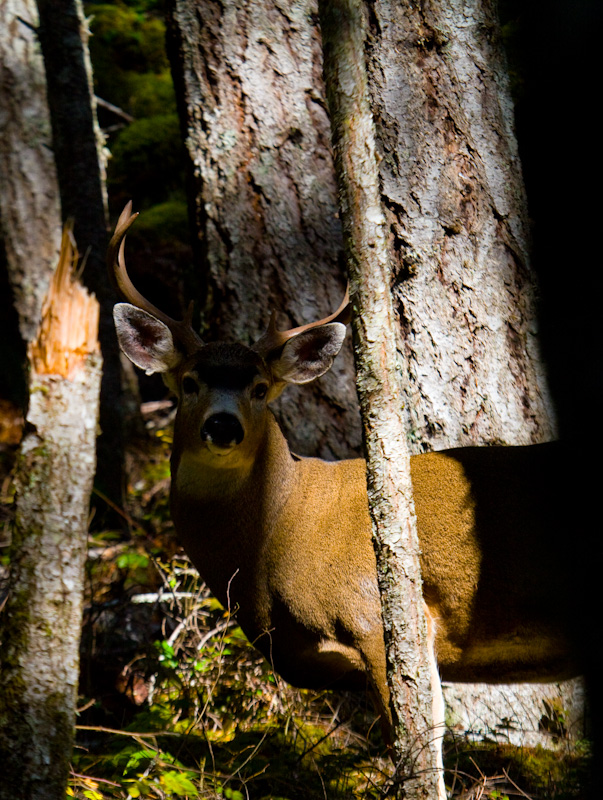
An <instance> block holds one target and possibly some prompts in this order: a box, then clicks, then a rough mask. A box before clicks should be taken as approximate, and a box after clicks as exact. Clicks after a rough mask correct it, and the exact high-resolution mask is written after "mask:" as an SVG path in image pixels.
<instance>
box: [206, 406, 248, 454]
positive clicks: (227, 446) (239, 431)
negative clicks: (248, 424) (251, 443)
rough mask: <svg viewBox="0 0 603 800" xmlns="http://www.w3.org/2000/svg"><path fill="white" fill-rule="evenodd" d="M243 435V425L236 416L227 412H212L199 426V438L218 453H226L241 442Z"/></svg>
mask: <svg viewBox="0 0 603 800" xmlns="http://www.w3.org/2000/svg"><path fill="white" fill-rule="evenodd" d="M244 436H245V432H244V430H243V426H242V425H241V423H240V422H239V420H238V419H237V417H235V416H234V414H228V413H227V412H221V413H219V414H212V415H211V416H210V417H208V418H207V419H206V420H205V422H204V423H203V426H202V428H201V439H202V440H203V441H204V442H206V443H207V445H208V447H209V449H210V450H211V451H212V452H215V453H217V454H218V455H221V454H226V453H228V452H230V451H231V450H232V449H233V448H234V447H236V446H237V445H239V444H241V442H242V441H243V438H244Z"/></svg>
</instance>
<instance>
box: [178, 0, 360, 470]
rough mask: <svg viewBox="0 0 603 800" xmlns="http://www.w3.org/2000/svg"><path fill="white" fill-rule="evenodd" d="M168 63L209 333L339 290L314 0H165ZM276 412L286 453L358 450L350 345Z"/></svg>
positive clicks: (249, 331) (311, 311)
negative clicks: (188, 169) (180, 122)
mask: <svg viewBox="0 0 603 800" xmlns="http://www.w3.org/2000/svg"><path fill="white" fill-rule="evenodd" d="M170 5H171V10H170V17H171V20H170V29H171V60H172V65H173V70H174V77H175V83H176V89H177V93H178V95H179V99H180V105H181V114H182V116H183V119H184V128H185V131H184V134H185V138H186V144H187V148H188V153H189V156H190V161H191V165H192V171H193V173H194V175H193V184H194V199H195V208H196V230H197V235H198V237H199V238H198V244H199V252H198V255H199V259H200V261H201V262H202V263H203V266H202V268H203V269H205V270H206V284H207V292H208V295H207V307H208V318H207V319H208V323H209V330H208V332H207V334H206V335H207V337H208V338H225V339H229V340H237V339H238V340H241V341H245V342H249V341H250V340H254V339H257V338H258V337H259V335H260V334H261V333H262V331H263V330H264V328H265V326H266V324H267V322H268V318H269V312H270V310H271V309H273V308H275V309H278V310H281V311H283V312H286V313H287V314H288V320H287V319H285V314H283V315H282V318H281V319H280V321H279V322H280V326H281V327H292V326H293V325H296V324H303V323H306V322H310V321H312V320H313V319H319V318H320V317H322V316H325V315H326V314H327V313H329V312H330V311H332V310H333V309H335V308H337V306H338V305H339V302H340V300H341V298H342V296H343V286H344V279H343V274H342V273H343V269H342V266H341V265H340V263H339V260H340V254H341V246H342V244H341V227H340V224H339V219H338V212H337V199H336V187H335V178H334V174H333V164H332V157H331V151H330V146H329V141H330V130H329V120H328V117H327V113H326V109H325V100H324V94H323V86H322V78H321V72H322V56H321V51H320V39H319V36H318V33H317V29H316V25H315V22H316V21H315V18H314V15H315V14H316V5H315V3H314V2H308V0H304V1H303V2H300V3H295V4H291V3H285V2H274V0H252V2H248V3H244V4H241V3H238V2H235V0H226V1H225V2H205V1H204V2H199V0H173V2H172V3H171V4H170ZM279 403H280V407H279V408H277V413H278V414H279V419H280V421H281V423H282V425H283V428H284V431H285V434H286V435H287V438H288V439H289V442H290V443H291V446H292V448H293V450H294V451H296V452H299V453H303V454H318V455H321V456H323V457H325V458H333V457H337V458H341V457H344V456H346V455H350V454H358V453H359V452H360V444H361V434H360V425H359V420H358V412H357V403H356V396H355V389H354V381H353V367H352V354H351V347H350V346H349V344H348V345H347V349H346V351H345V353H344V354H343V356H342V357H340V358H338V360H337V362H336V365H335V367H334V369H333V370H332V371H331V372H330V373H328V374H327V375H326V376H325V377H324V378H322V379H321V380H320V381H319V383H318V384H317V385H316V386H315V387H313V388H311V387H303V388H302V389H301V390H298V389H292V390H288V391H287V392H286V393H285V394H284V396H283V398H282V400H281V401H279Z"/></svg>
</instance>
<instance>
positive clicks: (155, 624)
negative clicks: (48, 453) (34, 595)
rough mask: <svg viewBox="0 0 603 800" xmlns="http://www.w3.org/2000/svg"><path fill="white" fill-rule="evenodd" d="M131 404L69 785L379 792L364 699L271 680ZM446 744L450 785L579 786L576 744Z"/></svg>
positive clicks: (301, 795)
mask: <svg viewBox="0 0 603 800" xmlns="http://www.w3.org/2000/svg"><path fill="white" fill-rule="evenodd" d="M142 411H143V419H144V423H145V424H144V431H143V432H142V431H141V432H140V433H139V435H138V436H137V437H135V441H132V443H131V446H130V448H129V453H128V473H129V476H130V480H129V486H128V493H127V507H126V508H124V509H119V514H120V517H121V518H122V519H123V522H124V525H123V527H121V528H120V529H118V530H111V529H104V528H103V527H102V526H95V519H94V518H93V519H92V521H91V533H90V536H89V556H88V562H87V568H86V578H87V580H86V597H85V613H84V620H83V627H82V645H81V683H80V699H79V713H78V721H77V744H76V748H75V752H74V755H73V766H72V778H71V783H70V788H69V795H70V796H72V797H76V798H88V800H109V798H119V799H120V800H129V798H138V797H150V798H172V797H182V798H228V799H229V800H243V799H244V798H245V799H247V798H250V800H269V799H270V800H285V798H286V799H287V800H302V799H303V800H314V799H315V798H316V800H319V799H320V800H324V799H325V798H328V800H344V798H346V799H347V798H350V799H351V798H383V797H387V796H391V792H392V781H391V776H392V766H391V763H390V761H389V759H388V758H387V753H386V749H385V747H384V744H383V741H382V738H381V733H380V728H379V724H378V720H377V719H376V717H375V714H374V712H373V710H372V707H371V704H370V701H369V699H368V697H367V696H365V695H363V694H354V693H334V692H327V691H325V692H320V693H318V692H309V691H302V690H297V689H293V688H292V687H290V686H288V685H287V684H285V683H284V682H283V681H282V680H281V679H280V678H279V677H278V676H277V675H276V674H275V673H274V672H273V670H272V669H271V667H270V665H269V664H268V663H267V662H266V661H265V660H264V659H263V658H262V657H261V656H259V654H258V653H257V652H256V651H255V650H254V649H253V648H252V647H251V646H250V645H249V644H248V642H247V640H246V639H245V637H244V635H243V633H242V631H241V630H240V628H239V627H238V626H237V624H236V619H234V618H233V617H232V616H231V615H230V614H229V613H228V612H226V611H225V610H224V609H223V608H222V607H221V606H220V605H219V604H218V603H217V601H215V600H214V599H213V598H212V597H211V595H210V594H209V592H208V590H207V588H206V587H205V586H204V584H203V583H202V582H201V581H200V579H199V576H198V575H197V573H196V572H195V570H194V569H193V568H192V567H191V565H190V563H189V561H188V559H187V558H186V556H185V554H184V553H183V551H182V550H181V549H180V547H179V546H178V543H177V540H176V537H175V533H174V530H173V527H172V524H171V521H170V518H169V511H168V493H169V463H168V459H169V450H170V445H171V423H172V417H173V411H172V409H171V404H169V403H166V402H159V403H147V404H144V405H143V409H142ZM15 453H16V446H15V443H14V442H13V441H11V442H10V443H6V442H5V443H4V444H2V445H1V446H0V488H1V496H0V515H1V516H0V531H1V530H2V524H3V523H4V526H3V530H4V533H3V535H0V548H2V549H0V559H1V560H0V564H1V565H2V566H1V569H2V572H3V576H0V577H4V578H5V575H6V571H7V566H8V555H6V553H7V552H8V547H7V545H8V542H9V536H8V531H9V529H10V517H11V508H12V500H13V498H12V489H11V480H10V468H11V465H12V462H13V461H14V456H15ZM96 502H97V504H98V506H99V509H100V507H102V500H101V501H99V500H98V498H97V501H96ZM0 603H1V593H0ZM445 752H446V755H445V764H446V770H447V772H446V782H447V785H448V787H449V789H450V791H451V796H453V797H455V798H464V800H473V799H474V800H479V798H484V799H485V798H491V800H504V798H513V797H524V798H525V797H528V798H533V800H537V799H538V798H542V799H543V800H544V799H546V800H549V799H550V800H569V799H570V798H578V799H579V798H581V797H583V796H584V784H585V781H586V776H587V772H588V745H587V744H586V743H579V744H578V745H576V744H573V745H571V746H570V744H569V743H568V744H567V747H563V746H562V747H560V748H558V749H557V750H556V751H552V750H545V749H543V748H538V749H536V750H530V749H527V748H523V749H518V748H514V747H511V746H505V745H501V744H500V743H499V744H492V743H490V744H488V743H476V742H470V741H467V740H465V739H462V738H459V737H452V736H449V737H447V739H446V746H445Z"/></svg>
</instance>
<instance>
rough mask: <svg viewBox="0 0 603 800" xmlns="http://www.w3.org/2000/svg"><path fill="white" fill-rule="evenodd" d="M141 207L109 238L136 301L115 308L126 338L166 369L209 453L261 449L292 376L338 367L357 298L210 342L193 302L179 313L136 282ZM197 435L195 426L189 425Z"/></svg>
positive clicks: (115, 266) (119, 281)
mask: <svg viewBox="0 0 603 800" xmlns="http://www.w3.org/2000/svg"><path fill="white" fill-rule="evenodd" d="M137 216H138V215H137V214H133V213H132V210H131V203H128V205H127V206H126V207H125V208H124V210H123V212H122V214H121V216H120V218H119V220H118V223H117V226H116V229H115V233H114V235H113V237H112V239H111V242H110V244H109V251H108V265H109V269H110V272H111V274H112V276H113V278H114V281H115V283H116V285H117V287H118V288H119V290H120V291H121V293H122V294H123V296H124V297H125V298H126V299H127V300H128V301H129V302H127V303H119V304H117V305H116V306H115V308H114V312H113V314H114V320H115V327H116V330H117V336H118V340H119V345H120V347H121V349H122V350H123V352H124V353H125V354H126V355H127V356H128V358H129V359H130V360H131V361H132V362H133V363H134V364H136V365H137V366H138V367H140V368H141V369H143V370H145V372H146V373H147V374H152V373H154V372H159V373H161V374H162V376H163V378H164V380H165V383H166V384H167V385H168V386H169V388H170V389H172V390H173V391H174V392H175V393H176V394H177V395H178V398H179V401H180V410H179V415H180V416H181V417H183V418H185V419H186V421H187V430H188V431H189V432H191V431H192V430H195V431H196V432H198V435H199V437H200V442H201V443H202V445H203V447H204V448H206V449H207V452H208V456H218V457H223V456H227V455H229V454H231V453H232V452H233V451H234V450H235V449H237V448H238V449H240V450H241V452H243V451H244V450H249V447H250V446H251V449H252V450H253V447H254V446H257V443H258V441H259V439H260V438H261V434H262V430H263V425H262V417H263V413H264V411H265V408H266V406H267V404H268V403H270V402H272V401H273V400H274V399H275V398H276V397H278V396H279V394H280V393H281V392H282V391H283V389H284V388H285V386H286V385H287V384H288V383H296V384H303V383H308V382H310V381H312V380H314V379H315V378H318V377H319V376H320V375H323V374H324V373H325V372H326V371H327V370H328V369H330V367H331V365H332V363H333V360H334V359H335V357H336V355H337V354H338V353H339V350H340V349H341V346H342V344H343V340H344V338H345V331H346V329H345V323H346V322H347V321H349V315H350V302H349V296H348V293H347V292H346V295H345V297H344V300H343V302H342V303H341V305H340V307H339V308H338V309H337V311H335V313H333V314H330V315H329V316H327V317H325V318H324V319H320V320H318V321H316V322H311V323H309V324H307V325H301V326H299V327H296V328H292V329H290V330H284V331H281V330H278V329H277V327H276V315H275V314H274V313H273V314H272V315H271V318H270V322H269V325H268V328H267V330H266V332H265V333H264V334H263V335H262V336H261V337H260V338H259V339H258V341H257V342H256V343H255V344H254V345H252V346H251V347H247V346H245V345H243V344H229V343H223V342H220V343H209V344H205V343H204V342H203V341H202V340H201V338H200V337H199V336H198V334H197V333H196V332H195V331H194V330H193V327H192V324H191V320H192V312H193V305H192V303H191V305H190V306H189V308H188V310H187V312H186V314H185V316H184V319H182V320H174V319H172V318H171V317H169V316H168V315H167V314H165V313H164V312H162V311H161V310H160V309H158V308H156V307H155V306H154V305H153V304H152V303H150V302H149V301H148V300H147V299H146V298H145V297H143V296H142V295H141V294H140V292H138V290H137V289H136V288H135V287H134V285H133V284H132V281H131V280H130V278H129V276H128V273H127V269H126V263H125V254H124V247H125V237H126V234H127V232H128V230H129V228H130V226H131V225H132V223H133V222H134V220H135V219H136V217H137ZM189 435H190V433H189Z"/></svg>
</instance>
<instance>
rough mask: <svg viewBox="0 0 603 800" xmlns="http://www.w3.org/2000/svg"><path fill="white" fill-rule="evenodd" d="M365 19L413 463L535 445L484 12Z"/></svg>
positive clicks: (461, 9) (506, 139)
mask: <svg viewBox="0 0 603 800" xmlns="http://www.w3.org/2000/svg"><path fill="white" fill-rule="evenodd" d="M370 5H371V33H372V37H371V47H370V52H369V74H370V80H369V85H370V87H371V96H372V106H373V112H374V115H375V120H376V127H377V140H378V149H379V152H380V156H381V159H380V175H381V183H382V200H383V203H384V205H385V206H386V208H387V210H388V222H389V226H390V231H391V237H392V238H391V248H392V253H393V254H394V256H395V259H396V269H397V287H396V298H397V301H398V305H399V313H400V322H401V326H402V329H403V332H404V351H405V362H406V363H407V364H408V365H409V370H410V374H409V381H408V382H407V390H406V398H405V400H406V402H405V406H406V408H407V409H408V415H409V426H410V429H411V430H412V431H413V436H414V439H415V440H416V443H417V445H416V449H435V450H441V449H443V448H445V447H452V446H462V445H468V444H476V443H478V444H484V443H489V444H492V443H499V444H528V443H530V442H538V441H546V440H548V439H550V438H552V437H553V436H554V433H555V422H554V414H553V411H552V407H551V402H550V398H549V393H548V388H547V386H546V382H545V378H544V374H543V372H544V370H543V365H542V362H541V360H540V355H539V348H538V343H537V338H536V334H537V319H536V308H535V276H534V273H533V272H532V269H531V265H530V241H529V230H528V213H527V203H526V197H525V191H524V186H523V179H522V174H521V165H520V162H519V157H518V152H517V144H516V139H515V132H514V126H513V106H512V103H511V99H510V95H509V88H508V79H507V72H506V60H505V57H504V52H503V49H502V42H501V37H500V28H499V23H498V19H497V14H496V7H495V3H493V2H489V1H488V0H486V2H483V0H479V2H478V0H472V2H470V3H469V4H468V3H466V2H458V1H457V0H454V2H452V3H450V2H442V1H441V0H434V2H431V3H429V4H427V5H423V4H418V5H416V4H415V5H413V4H408V3H392V2H390V0H375V1H374V2H371V4H370Z"/></svg>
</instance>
